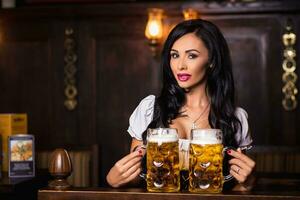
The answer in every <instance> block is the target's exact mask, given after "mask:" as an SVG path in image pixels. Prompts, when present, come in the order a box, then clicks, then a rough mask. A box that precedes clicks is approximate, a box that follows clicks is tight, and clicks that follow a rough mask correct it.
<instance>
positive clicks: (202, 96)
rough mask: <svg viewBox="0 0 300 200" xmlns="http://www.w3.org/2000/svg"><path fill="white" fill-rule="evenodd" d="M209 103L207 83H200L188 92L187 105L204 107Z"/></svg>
mask: <svg viewBox="0 0 300 200" xmlns="http://www.w3.org/2000/svg"><path fill="white" fill-rule="evenodd" d="M208 103H209V100H208V96H207V94H206V84H201V85H198V86H197V87H195V88H192V89H190V90H189V91H188V92H187V93H186V103H185V105H186V107H189V108H203V107H205V106H206V105H207V104H208Z"/></svg>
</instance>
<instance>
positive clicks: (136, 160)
mask: <svg viewBox="0 0 300 200" xmlns="http://www.w3.org/2000/svg"><path fill="white" fill-rule="evenodd" d="M141 159H142V157H136V158H133V159H131V160H130V161H128V162H127V163H126V164H125V165H123V166H122V167H121V172H122V173H125V172H127V171H128V170H129V169H130V168H131V167H133V166H134V165H136V164H138V165H140V164H141Z"/></svg>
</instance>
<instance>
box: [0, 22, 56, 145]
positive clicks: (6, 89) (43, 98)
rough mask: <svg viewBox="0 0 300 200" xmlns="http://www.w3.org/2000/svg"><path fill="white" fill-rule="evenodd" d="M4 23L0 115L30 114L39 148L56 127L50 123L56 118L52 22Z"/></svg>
mask: <svg viewBox="0 0 300 200" xmlns="http://www.w3.org/2000/svg"><path fill="white" fill-rule="evenodd" d="M3 21H4V22H3V23H1V35H2V41H1V48H0V49H1V50H0V68H1V69H0V74H1V75H0V76H1V78H0V79H1V84H0V87H1V98H0V102H1V103H0V104H1V106H0V112H1V113H13V112H16V113H18V112H25V113H27V114H28V118H29V119H28V120H29V124H28V125H29V133H31V134H34V135H35V136H36V142H37V146H39V145H40V144H41V143H43V142H42V140H43V136H46V135H47V134H48V133H47V131H45V128H46V127H47V128H48V131H50V130H51V127H52V125H53V122H52V121H51V120H50V119H51V117H52V116H53V112H52V103H51V100H52V96H53V92H54V91H53V90H52V88H53V87H52V82H53V81H52V76H53V73H52V70H51V67H52V57H51V49H52V45H53V40H52V38H51V35H50V34H51V30H50V28H49V23H47V22H45V21H23V20H20V21H5V19H3ZM46 130H47V129H46ZM45 138H46V137H45ZM48 139H50V138H48ZM50 140H51V139H50ZM48 141H49V140H48ZM40 142H41V143H40Z"/></svg>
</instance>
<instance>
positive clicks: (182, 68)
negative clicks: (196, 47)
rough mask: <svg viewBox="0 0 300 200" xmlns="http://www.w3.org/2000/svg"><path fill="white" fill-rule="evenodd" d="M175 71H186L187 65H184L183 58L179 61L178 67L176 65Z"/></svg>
mask: <svg viewBox="0 0 300 200" xmlns="http://www.w3.org/2000/svg"><path fill="white" fill-rule="evenodd" d="M177 69H178V70H185V69H187V64H186V62H185V59H184V58H181V59H179V61H178V65H177Z"/></svg>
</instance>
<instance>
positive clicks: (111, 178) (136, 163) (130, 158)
mask: <svg viewBox="0 0 300 200" xmlns="http://www.w3.org/2000/svg"><path fill="white" fill-rule="evenodd" d="M139 145H142V141H140V140H137V139H134V138H133V139H132V142H131V149H130V152H131V153H130V154H128V155H126V156H125V157H123V158H122V159H121V160H119V161H117V162H116V163H115V165H114V166H113V167H112V168H111V169H110V171H109V172H108V174H107V176H106V180H107V182H108V184H109V185H111V186H112V187H115V188H117V187H120V186H123V185H125V184H128V183H130V182H136V179H137V178H138V175H139V174H140V173H141V160H142V157H143V155H144V153H145V150H144V149H142V148H135V147H136V146H139ZM133 149H136V150H135V151H133ZM132 151H133V152H132Z"/></svg>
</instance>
